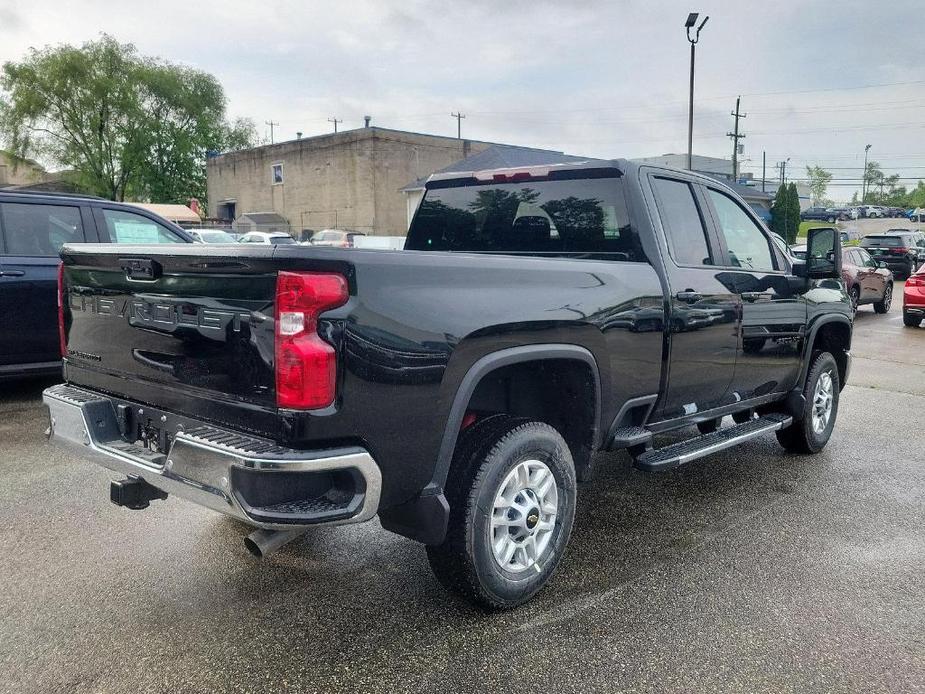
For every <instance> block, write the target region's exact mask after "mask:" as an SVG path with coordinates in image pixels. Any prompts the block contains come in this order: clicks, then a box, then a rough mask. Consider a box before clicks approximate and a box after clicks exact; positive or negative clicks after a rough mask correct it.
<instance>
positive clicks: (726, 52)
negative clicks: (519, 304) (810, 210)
mask: <svg viewBox="0 0 925 694" xmlns="http://www.w3.org/2000/svg"><path fill="white" fill-rule="evenodd" d="M691 10H696V11H699V12H701V13H702V15H703V14H708V15H710V21H709V23H708V24H707V26H706V28H705V29H704V31H703V34H702V36H701V42H700V44H699V46H698V52H697V86H696V94H697V96H696V105H695V109H696V110H695V128H694V151H695V152H697V153H699V154H705V155H711V156H725V157H728V156H730V154H731V149H732V144H731V141H730V139H729V138H727V137H726V133H727V131H729V130H731V129H732V117H731V116H730V115H729V114H730V111H731V110H732V109H733V107H734V105H735V97H736V95H738V94H741V95H742V110H743V111H744V112H745V113H747V114H748V117H747V118H746V119H745V120H744V121H742V130H743V131H744V132H745V133H746V139H745V140H744V143H745V148H746V154H745V158H746V162H745V165H744V169H745V170H746V171H754V172H755V173H756V174H757V175H758V176H760V175H761V157H762V151H766V152H767V160H768V169H769V172H768V176H769V178H773V177H774V176H775V175H776V174H775V171H774V163H776V162H778V161H781V160H784V159H787V158H788V157H789V158H790V159H791V162H790V167H791V169H790V171H794V172H797V175H805V168H804V167H805V166H806V165H807V164H820V165H822V166H824V167H826V168H829V169H830V170H831V171H832V172H833V174H834V176H835V179H836V184H840V186H841V187H836V186H833V187H832V188H830V196H831V197H834V198H835V199H843V198H848V197H850V195H851V192H852V190H853V189H854V186H853V183H852V182H851V181H850V180H845V179H852V178H856V177H858V176H859V175H860V171H861V168H862V167H863V158H864V153H863V150H864V145H866V144H871V145H872V147H871V158H872V159H875V160H877V161H880V162H881V163H882V164H883V166H884V168H885V170H886V171H887V172H888V173H893V172H897V173H899V174H900V175H901V176H903V177H908V178H910V179H915V178H917V177H918V176H922V177H923V178H925V142H923V141H922V138H923V136H925V118H923V116H925V79H923V77H925V73H923V72H922V69H921V65H922V63H923V53H925V48H923V34H922V30H921V26H922V12H921V10H922V2H921V0H892V1H891V2H890V3H871V2H869V1H864V2H860V1H857V0H841V1H838V2H826V1H822V0H803V1H802V2H796V1H791V0H774V1H770V2H768V1H765V2H754V1H753V0H739V1H736V2H734V1H732V0H723V1H717V0H690V1H687V2H684V3H679V2H674V1H665V0H657V1H656V0H606V1H600V2H599V1H598V0H585V1H582V2H572V1H570V0H548V1H547V0H506V1H504V0H457V1H456V2H443V1H441V0H431V1H429V2H427V1H424V0H404V1H403V2H393V1H392V0H370V1H366V0H363V1H353V0H339V1H337V2H328V1H326V0H325V1H322V0H301V1H296V0H261V1H255V0H250V1H248V2H242V1H240V0H192V1H190V0H184V1H182V2H181V1H179V0H157V1H152V0H119V2H115V1H114V0H109V1H107V2H103V1H100V0H0V61H6V60H17V59H19V58H21V57H22V56H23V55H24V54H25V52H26V50H27V49H28V48H29V47H30V46H34V47H42V46H45V45H47V44H56V43H72V44H79V43H82V42H84V41H87V40H92V39H93V38H95V37H97V36H98V35H99V33H100V32H107V33H110V34H112V35H113V36H115V37H116V38H117V39H119V40H120V41H123V42H131V43H134V44H135V45H136V46H137V47H138V48H139V50H140V51H141V52H142V53H145V54H149V55H157V56H160V57H162V58H164V59H167V60H170V61H173V62H179V63H186V64H189V65H192V66H195V67H197V68H200V69H203V70H207V71H209V72H212V73H214V74H215V75H217V76H218V78H219V79H220V80H221V82H222V84H223V85H224V87H225V90H226V93H227V95H228V102H229V103H228V105H229V115H231V116H246V117H249V118H252V119H253V120H254V121H255V122H256V123H257V124H258V125H259V127H260V129H261V131H263V130H264V129H265V126H264V125H263V123H264V122H265V121H268V120H273V121H276V122H278V123H279V124H280V125H279V127H278V129H277V136H276V139H277V141H279V140H281V139H291V138H294V137H295V132H296V131H300V130H301V131H303V132H304V133H305V134H306V135H312V134H319V133H323V132H328V131H329V130H330V129H331V127H332V126H331V124H330V123H329V122H328V118H331V117H334V116H336V117H337V118H338V119H342V120H343V123H342V124H341V125H340V126H339V127H340V128H341V129H347V128H355V127H360V126H362V124H363V115H364V114H369V115H371V116H372V117H373V121H374V123H375V124H377V125H380V126H383V127H392V128H400V129H405V130H414V131H421V132H429V133H438V134H444V135H452V134H455V129H456V121H455V120H454V119H453V118H451V117H450V112H451V111H462V113H464V114H465V115H466V118H465V120H464V121H463V134H464V136H466V137H471V138H476V139H482V140H490V141H497V142H505V143H512V144H520V145H528V146H536V147H547V148H552V149H557V150H563V151H566V152H568V153H572V154H580V155H589V156H600V157H620V156H626V157H638V156H649V155H657V154H663V153H666V152H684V151H686V146H687V89H688V84H687V80H688V60H689V46H688V43H687V41H686V39H685V36H684V29H683V26H682V25H683V22H684V19H685V18H686V16H687V13H688V11H691ZM838 179H843V180H842V181H838ZM909 182H910V183H912V184H913V185H914V180H910V181H909Z"/></svg>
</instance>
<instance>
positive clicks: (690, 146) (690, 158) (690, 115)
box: [684, 12, 710, 170]
mask: <svg viewBox="0 0 925 694" xmlns="http://www.w3.org/2000/svg"><path fill="white" fill-rule="evenodd" d="M699 16H700V14H699V13H698V12H691V13H690V14H688V15H687V21H686V22H684V28H685V29H686V30H687V40H688V41H689V42H690V44H691V89H690V102H689V104H688V110H687V168H688V170H691V169H693V168H694V58H695V56H696V52H697V42H698V41H699V40H700V30H701V29H703V27H704V25H705V24H706V23H707V20H708V19H710V18H709V17H704V18H703V21H702V22H701V23H700V26H698V27H697V28H696V30H695V31H694V35H693V37H692V36H691V29H693V28H694V25H696V24H697V18H698V17H699Z"/></svg>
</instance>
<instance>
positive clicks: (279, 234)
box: [238, 231, 297, 246]
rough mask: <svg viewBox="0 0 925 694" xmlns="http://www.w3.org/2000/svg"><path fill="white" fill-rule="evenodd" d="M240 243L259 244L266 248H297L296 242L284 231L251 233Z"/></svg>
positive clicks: (245, 235)
mask: <svg viewBox="0 0 925 694" xmlns="http://www.w3.org/2000/svg"><path fill="white" fill-rule="evenodd" d="M238 243H257V244H263V245H264V246H282V245H290V246H295V245H297V244H296V240H295V239H294V238H292V237H291V236H290V235H289V234H287V233H286V232H283V231H251V232H248V233H247V234H244V236H242V237H241V240H240V241H238Z"/></svg>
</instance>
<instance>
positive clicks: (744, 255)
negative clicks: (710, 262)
mask: <svg viewBox="0 0 925 694" xmlns="http://www.w3.org/2000/svg"><path fill="white" fill-rule="evenodd" d="M709 194H710V200H711V201H712V202H713V208H714V209H715V210H716V215H717V222H718V223H719V228H720V231H721V232H722V234H723V237H724V238H725V239H726V248H727V253H728V257H727V258H726V261H725V262H724V263H723V264H724V265H728V266H731V267H739V268H742V269H744V270H758V271H770V272H773V271H775V270H776V269H777V268H776V267H775V266H774V259H773V255H772V253H771V245H770V243H769V241H768V237H767V236H766V235H765V234H764V232H763V231H762V230H761V228H760V227H759V226H758V225H757V224H755V222H754V221H752V218H751V217H749V216H748V214H746V212H745V210H743V209H742V207H741V206H740V205H739V203H737V202H736V201H735V200H733V199H732V198H731V197H729V196H728V195H726V194H725V193H720V192H719V191H718V190H713V189H712V188H710V189H709Z"/></svg>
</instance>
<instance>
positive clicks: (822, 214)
mask: <svg viewBox="0 0 925 694" xmlns="http://www.w3.org/2000/svg"><path fill="white" fill-rule="evenodd" d="M839 219H841V217H840V215H839V213H838V212H836V211H835V210H834V209H833V208H831V207H810V208H808V209H805V210H803V211H802V212H800V221H803V222H810V221H818V222H828V223H829V224H834V223H835V222H836V221H838V220H839ZM845 219H847V215H846V216H845Z"/></svg>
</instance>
